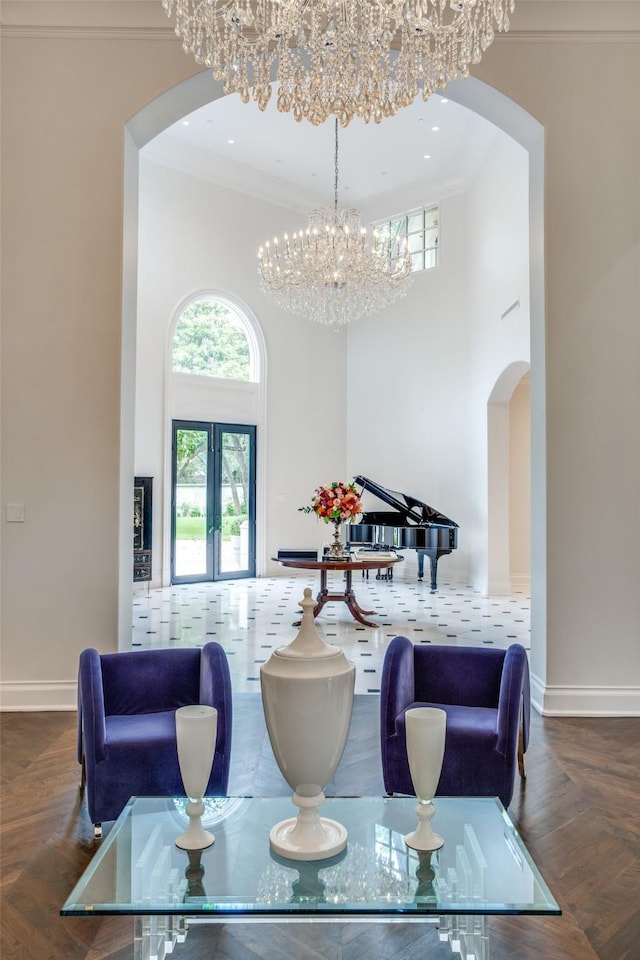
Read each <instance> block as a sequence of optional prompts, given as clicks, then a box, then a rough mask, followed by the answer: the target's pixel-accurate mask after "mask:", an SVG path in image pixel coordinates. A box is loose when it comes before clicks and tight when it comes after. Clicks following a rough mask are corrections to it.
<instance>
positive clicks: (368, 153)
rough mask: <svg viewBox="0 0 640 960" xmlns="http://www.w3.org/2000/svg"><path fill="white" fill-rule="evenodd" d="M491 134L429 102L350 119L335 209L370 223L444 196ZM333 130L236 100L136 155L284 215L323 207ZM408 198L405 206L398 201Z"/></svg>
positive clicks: (462, 183)
mask: <svg viewBox="0 0 640 960" xmlns="http://www.w3.org/2000/svg"><path fill="white" fill-rule="evenodd" d="M503 135H504V134H501V133H500V132H499V131H498V130H497V128H496V127H494V126H493V125H492V124H491V123H489V122H488V121H487V120H485V119H484V118H482V117H480V116H478V115H477V114H475V113H473V112H472V111H470V110H468V109H467V108H466V107H463V106H461V105H460V104H457V103H455V102H454V101H453V100H451V99H447V98H444V97H441V96H438V95H435V96H432V97H431V98H430V99H429V100H428V101H427V102H426V103H424V102H423V101H422V99H418V100H416V102H415V103H414V104H413V105H412V106H411V107H406V108H405V109H403V110H401V111H400V112H399V113H398V114H397V115H396V116H395V117H390V118H387V119H386V120H385V121H384V122H383V123H382V124H375V123H369V124H365V123H363V122H362V121H360V120H355V121H353V122H352V123H351V124H350V125H349V126H348V127H347V128H345V129H342V128H341V129H340V131H339V170H340V173H339V202H340V205H341V206H355V205H357V206H358V207H359V208H360V209H361V210H362V212H363V214H368V216H369V217H370V218H371V219H374V218H375V217H376V216H378V217H384V216H387V215H391V214H393V213H397V212H398V206H397V205H398V203H399V204H401V207H400V209H409V208H410V207H411V206H419V205H421V204H422V203H428V202H430V201H433V200H438V199H442V198H443V196H446V195H452V194H454V193H460V192H463V191H464V190H465V189H467V188H468V186H469V184H470V183H471V182H472V180H473V178H474V176H475V174H476V172H477V170H478V168H479V166H480V164H481V163H482V160H483V158H484V157H485V155H486V153H487V151H488V150H489V148H490V146H491V144H492V143H493V141H494V139H495V137H496V136H503ZM334 137H335V123H334V121H333V120H330V121H327V123H325V124H323V125H322V126H320V127H313V126H312V125H311V124H309V123H308V122H306V121H303V122H302V123H296V121H295V120H294V119H293V116H292V115H291V114H282V113H279V112H278V110H277V108H276V105H275V96H273V97H272V98H271V101H270V103H269V105H268V107H267V109H266V110H265V111H264V112H261V111H260V110H259V109H258V107H257V106H256V104H255V103H253V102H251V103H249V104H243V103H242V102H241V100H240V98H239V97H238V96H237V95H236V94H232V95H231V96H227V97H222V98H220V99H218V100H214V101H212V102H211V103H209V104H206V105H205V106H204V107H201V108H200V109H198V110H196V111H194V112H193V113H191V114H189V116H187V117H185V118H183V120H181V121H178V123H175V124H173V126H171V127H168V128H167V130H165V131H164V132H163V133H162V134H160V135H159V136H157V137H156V138H155V139H154V140H152V141H151V142H150V143H149V144H148V145H147V146H146V147H145V148H144V150H143V156H144V157H146V158H148V159H151V160H154V161H156V162H158V163H162V164H165V165H168V166H171V167H175V168H177V169H181V170H184V171H186V172H188V173H191V174H193V175H195V176H198V177H202V178H203V179H206V180H210V181H212V182H214V183H218V184H221V185H224V186H227V187H231V188H233V189H238V190H241V191H242V192H244V193H249V194H250V195H254V196H256V197H260V198H262V199H267V200H269V201H271V202H276V203H281V204H283V205H284V206H287V207H291V208H293V209H300V210H302V209H306V210H308V209H309V208H311V207H313V206H317V205H319V204H320V205H326V204H331V203H332V201H333V191H334ZM405 196H406V197H407V198H409V197H411V198H413V199H412V200H410V201H409V203H408V205H407V202H406V201H405Z"/></svg>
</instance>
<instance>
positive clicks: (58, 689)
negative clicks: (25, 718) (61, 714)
mask: <svg viewBox="0 0 640 960" xmlns="http://www.w3.org/2000/svg"><path fill="white" fill-rule="evenodd" d="M77 709H78V685H77V683H75V682H72V681H68V680H64V681H60V682H55V681H52V682H51V683H32V682H26V681H25V682H22V683H21V682H18V683H10V682H5V683H0V711H3V712H5V713H8V712H15V713H18V712H21V711H26V710H32V711H40V712H45V711H47V710H77Z"/></svg>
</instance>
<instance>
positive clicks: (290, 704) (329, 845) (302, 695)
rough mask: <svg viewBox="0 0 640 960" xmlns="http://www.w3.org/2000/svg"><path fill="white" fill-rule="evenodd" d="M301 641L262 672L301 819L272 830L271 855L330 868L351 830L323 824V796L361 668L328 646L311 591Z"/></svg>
mask: <svg viewBox="0 0 640 960" xmlns="http://www.w3.org/2000/svg"><path fill="white" fill-rule="evenodd" d="M300 606H301V607H302V621H301V624H300V629H299V631H298V634H297V636H296V637H295V639H294V640H293V641H292V642H291V643H290V644H289V645H288V646H286V647H279V648H278V649H277V650H274V652H273V654H272V655H271V657H270V658H269V660H268V661H267V662H266V663H265V664H264V665H263V666H262V667H261V669H260V685H261V688H262V704H263V707H264V715H265V720H266V723H267V730H268V732H269V738H270V740H271V746H272V748H273V752H274V755H275V758H276V761H277V763H278V766H279V767H280V771H281V773H282V775H283V777H284V778H285V780H286V781H287V783H288V784H289V786H290V787H291V789H292V790H293V793H294V795H293V802H294V804H295V805H296V806H297V807H298V808H299V813H298V816H297V817H293V818H291V819H290V820H283V821H282V822H281V823H279V824H276V826H275V827H273V829H272V830H271V834H270V838H269V839H270V842H271V847H272V849H273V850H275V852H276V853H278V854H280V855H281V856H284V857H289V858H290V859H293V860H324V859H326V858H327V857H333V856H335V854H337V853H339V852H340V851H341V850H343V849H344V848H345V846H346V843H347V831H346V829H345V828H344V827H343V826H342V825H341V824H339V823H337V822H336V821H335V820H329V819H328V818H326V817H320V815H319V813H318V807H319V806H320V805H321V804H322V802H323V801H324V793H323V790H324V788H325V787H326V785H327V784H328V783H329V781H330V780H331V778H332V777H333V775H334V773H335V771H336V768H337V766H338V764H339V763H340V759H341V757H342V754H343V751H344V747H345V744H346V742H347V735H348V733H349V725H350V723H351V711H352V709H353V689H354V684H355V672H356V668H355V666H354V664H353V663H351V662H350V661H349V660H347V658H346V656H345V655H344V653H343V652H342V650H340V648H339V647H336V646H333V645H331V644H327V643H326V642H325V641H324V640H323V639H322V637H321V636H320V634H319V633H318V630H317V629H316V626H315V623H314V619H313V608H314V606H315V603H314V601H313V599H312V596H311V590H310V589H309V588H306V589H305V591H304V599H303V600H301V601H300Z"/></svg>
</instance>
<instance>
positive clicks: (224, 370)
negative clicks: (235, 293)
mask: <svg viewBox="0 0 640 960" xmlns="http://www.w3.org/2000/svg"><path fill="white" fill-rule="evenodd" d="M250 360H251V358H250V353H249V343H248V341H247V335H246V332H245V329H244V326H243V324H242V321H241V320H240V319H239V317H238V316H237V314H236V313H234V311H233V310H232V309H231V308H230V307H228V306H227V305H226V304H224V303H221V302H220V301H219V300H197V301H196V302H195V303H192V304H190V305H189V306H188V307H187V308H186V310H183V311H182V314H181V316H180V319H179V320H178V323H177V325H176V329H175V333H174V335H173V370H174V371H175V372H176V373H195V374H199V375H200V376H205V377H226V378H227V379H230V380H249V376H250Z"/></svg>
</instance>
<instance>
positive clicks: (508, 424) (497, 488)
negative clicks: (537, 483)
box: [487, 361, 531, 594]
mask: <svg viewBox="0 0 640 960" xmlns="http://www.w3.org/2000/svg"><path fill="white" fill-rule="evenodd" d="M530 420H531V405H530V375H529V364H528V363H525V362H524V361H522V362H518V363H512V364H510V365H509V366H508V367H507V369H506V370H504V371H503V372H502V373H501V375H500V377H499V378H498V380H497V381H496V384H495V385H494V388H493V390H492V391H491V395H490V397H489V400H488V403H487V498H488V535H487V569H488V577H487V580H488V591H489V593H490V594H509V593H511V592H512V591H513V590H514V589H521V588H526V589H527V590H528V588H529V584H530V577H531V566H530V551H531V509H530V506H529V503H530V486H531V480H530V478H531V458H530Z"/></svg>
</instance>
